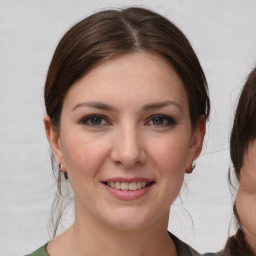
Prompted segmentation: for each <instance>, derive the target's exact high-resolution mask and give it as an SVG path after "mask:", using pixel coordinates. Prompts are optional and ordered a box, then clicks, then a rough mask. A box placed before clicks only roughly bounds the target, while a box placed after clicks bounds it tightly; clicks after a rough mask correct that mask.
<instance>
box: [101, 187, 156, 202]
mask: <svg viewBox="0 0 256 256" xmlns="http://www.w3.org/2000/svg"><path fill="white" fill-rule="evenodd" d="M103 185H104V186H105V187H106V189H107V190H108V192H109V193H110V194H112V195H113V196H114V197H116V198H118V199H120V200H135V199H138V198H141V197H143V196H144V195H146V194H147V193H148V192H149V190H150V189H151V188H152V186H153V185H154V183H152V184H149V185H148V186H146V187H144V188H141V189H137V190H134V191H133V190H132V191H131V190H120V189H116V188H112V187H109V186H108V185H106V184H104V183H103Z"/></svg>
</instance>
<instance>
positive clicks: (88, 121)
mask: <svg viewBox="0 0 256 256" xmlns="http://www.w3.org/2000/svg"><path fill="white" fill-rule="evenodd" d="M93 120H94V121H96V122H97V121H100V124H93V123H92V122H93ZM157 120H158V121H159V120H160V121H162V122H161V124H154V121H157ZM102 122H104V123H103V124H102ZM150 122H152V123H150ZM79 123H80V124H83V125H88V126H90V127H95V128H101V127H103V126H105V125H110V122H109V121H108V120H107V118H106V117H105V116H104V115H90V116H86V117H84V118H82V119H81V121H80V122H79ZM146 125H152V126H156V127H167V126H174V125H176V121H175V120H174V119H173V118H172V117H170V116H166V115H160V114H158V115H153V116H151V117H149V119H148V121H147V122H146Z"/></svg>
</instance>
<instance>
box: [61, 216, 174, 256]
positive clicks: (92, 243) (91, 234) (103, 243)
mask: <svg viewBox="0 0 256 256" xmlns="http://www.w3.org/2000/svg"><path fill="white" fill-rule="evenodd" d="M168 218H169V213H167V214H166V216H164V218H163V219H161V220H158V221H156V222H155V223H153V224H152V225H150V226H148V227H143V228H141V229H136V230H134V229H133V230H122V229H113V228H112V227H110V226H108V225H106V224H105V223H102V222H101V221H99V220H97V219H95V218H94V217H92V216H81V215H80V214H76V221H75V223H74V225H73V226H72V227H71V228H70V229H69V230H68V231H67V232H66V236H67V237H68V239H65V240H66V241H69V242H68V243H67V244H66V245H67V246H68V247H69V248H70V251H72V255H93V256H94V255H102V252H104V255H112V256H117V255H120V254H121V255H123V256H130V255H133V256H144V255H147V256H151V255H152V256H153V255H159V256H166V255H171V256H172V255H173V256H176V255H177V254H176V249H175V245H174V243H173V241H172V240H171V238H170V237H169V235H168V233H167V224H168ZM71 248H72V249H71ZM74 248H76V253H74ZM67 255H68V254H67Z"/></svg>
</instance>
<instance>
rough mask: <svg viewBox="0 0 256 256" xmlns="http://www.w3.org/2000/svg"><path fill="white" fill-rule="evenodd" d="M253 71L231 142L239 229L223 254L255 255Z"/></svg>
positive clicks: (255, 100) (255, 90) (255, 83)
mask: <svg viewBox="0 0 256 256" xmlns="http://www.w3.org/2000/svg"><path fill="white" fill-rule="evenodd" d="M255 117H256V68H254V69H253V70H252V72H251V73H250V75H249V76H248V79H247V81H246V83H245V86H244V88H243V90H242V93H241V96H240V99H239V102H238V106H237V110H236V114H235V119H234V124H233V128H232V132H231V139H230V152H231V159H232V163H233V166H234V170H235V174H236V178H237V179H238V181H239V189H238V192H237V196H236V202H235V205H234V213H235V216H236V217H237V221H238V230H237V233H236V235H235V236H234V237H232V238H231V239H229V241H228V242H227V245H226V249H225V255H238V256H239V255H248V256H250V255H256V218H255V213H256V118H255Z"/></svg>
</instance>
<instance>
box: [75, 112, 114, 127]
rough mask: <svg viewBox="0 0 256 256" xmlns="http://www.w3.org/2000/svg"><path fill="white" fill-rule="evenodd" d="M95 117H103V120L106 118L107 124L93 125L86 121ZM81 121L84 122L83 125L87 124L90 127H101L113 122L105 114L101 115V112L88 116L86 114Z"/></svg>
mask: <svg viewBox="0 0 256 256" xmlns="http://www.w3.org/2000/svg"><path fill="white" fill-rule="evenodd" d="M95 117H96V118H102V120H104V121H105V122H106V123H107V124H100V125H92V124H87V123H86V122H88V121H90V120H91V119H93V118H95ZM79 123H80V124H83V125H87V126H89V127H95V128H100V127H103V126H106V125H109V124H111V123H110V121H109V119H108V118H107V117H106V116H105V115H101V114H91V115H88V116H84V117H83V118H81V119H80V121H79Z"/></svg>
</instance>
